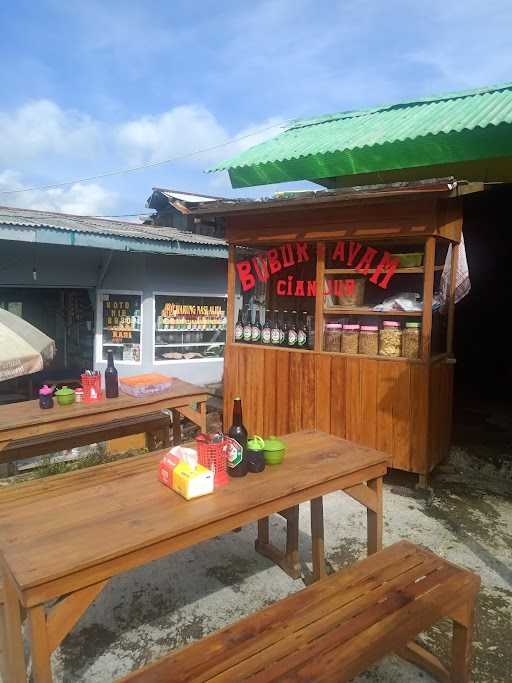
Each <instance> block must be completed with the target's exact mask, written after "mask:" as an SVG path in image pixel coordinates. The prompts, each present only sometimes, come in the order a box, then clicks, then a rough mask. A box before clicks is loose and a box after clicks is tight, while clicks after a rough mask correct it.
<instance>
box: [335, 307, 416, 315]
mask: <svg viewBox="0 0 512 683" xmlns="http://www.w3.org/2000/svg"><path fill="white" fill-rule="evenodd" d="M324 315H382V316H387V317H388V318H393V317H394V316H403V317H406V318H421V317H422V315H423V311H374V310H373V308H365V307H364V306H358V307H357V308H346V307H343V306H328V307H326V308H324Z"/></svg>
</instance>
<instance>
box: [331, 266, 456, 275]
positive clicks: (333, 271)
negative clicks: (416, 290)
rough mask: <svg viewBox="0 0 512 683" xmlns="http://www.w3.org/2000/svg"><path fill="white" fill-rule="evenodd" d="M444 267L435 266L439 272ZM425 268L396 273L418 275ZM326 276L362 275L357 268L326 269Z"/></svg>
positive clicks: (400, 270)
mask: <svg viewBox="0 0 512 683" xmlns="http://www.w3.org/2000/svg"><path fill="white" fill-rule="evenodd" d="M443 268H444V266H435V267H434V270H436V271H439V270H443ZM368 272H369V273H375V272H376V268H370V270H369V271H368ZM424 272H425V268H424V267H423V266H417V267H415V268H397V269H396V270H395V273H402V274H404V275H406V274H407V273H410V274H413V275H414V274H418V273H424ZM324 273H325V275H361V273H358V271H357V270H356V269H355V268H326V269H325V271H324Z"/></svg>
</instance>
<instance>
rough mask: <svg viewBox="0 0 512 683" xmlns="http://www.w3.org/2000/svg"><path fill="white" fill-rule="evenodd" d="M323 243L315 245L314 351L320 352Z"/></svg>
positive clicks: (322, 309)
mask: <svg viewBox="0 0 512 683" xmlns="http://www.w3.org/2000/svg"><path fill="white" fill-rule="evenodd" d="M324 273H325V242H318V243H317V245H316V298H315V351H317V352H318V351H321V350H322V346H323V336H324V335H323V333H324V287H325V284H324Z"/></svg>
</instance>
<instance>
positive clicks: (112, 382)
mask: <svg viewBox="0 0 512 683" xmlns="http://www.w3.org/2000/svg"><path fill="white" fill-rule="evenodd" d="M118 396H119V382H118V381H117V370H116V366H115V365H114V352H113V351H111V350H109V351H107V369H106V370H105V397H106V398H117V397H118Z"/></svg>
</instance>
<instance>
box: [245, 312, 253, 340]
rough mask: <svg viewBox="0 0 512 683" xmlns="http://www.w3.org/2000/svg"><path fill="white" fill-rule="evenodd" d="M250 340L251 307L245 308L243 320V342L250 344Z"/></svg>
mask: <svg viewBox="0 0 512 683" xmlns="http://www.w3.org/2000/svg"><path fill="white" fill-rule="evenodd" d="M251 341H252V315H251V309H250V308H248V309H247V313H246V314H245V322H244V344H250V343H251Z"/></svg>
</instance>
